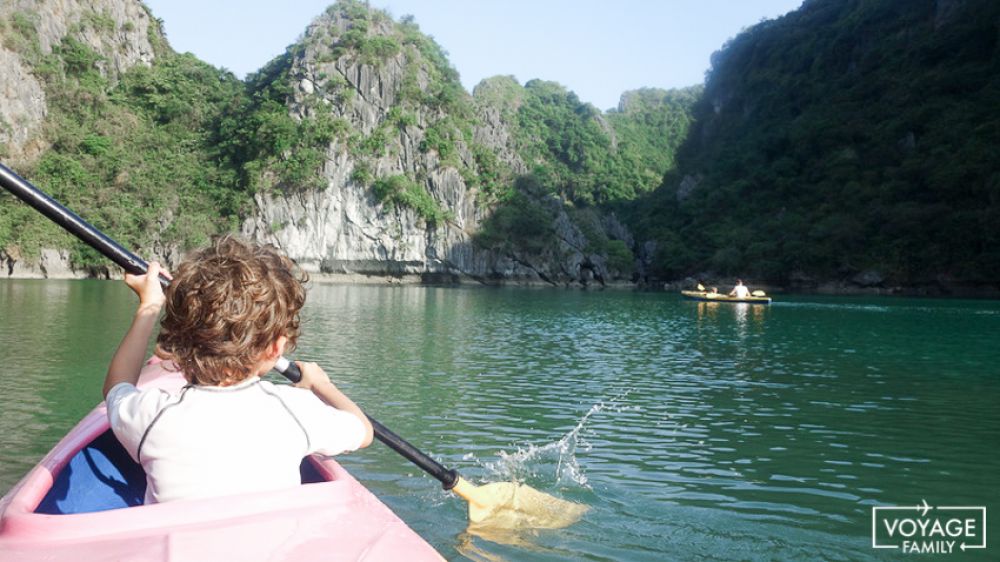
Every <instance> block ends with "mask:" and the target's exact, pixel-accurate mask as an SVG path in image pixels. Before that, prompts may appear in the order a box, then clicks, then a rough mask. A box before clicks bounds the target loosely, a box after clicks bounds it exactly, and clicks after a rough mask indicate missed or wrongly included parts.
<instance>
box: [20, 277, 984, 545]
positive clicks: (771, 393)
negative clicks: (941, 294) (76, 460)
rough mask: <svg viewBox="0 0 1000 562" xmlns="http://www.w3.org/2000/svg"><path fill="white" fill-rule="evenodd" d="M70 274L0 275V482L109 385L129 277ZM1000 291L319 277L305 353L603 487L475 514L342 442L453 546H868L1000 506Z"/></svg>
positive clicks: (532, 463)
mask: <svg viewBox="0 0 1000 562" xmlns="http://www.w3.org/2000/svg"><path fill="white" fill-rule="evenodd" d="M25 283H26V282H25ZM84 285H86V284H84ZM12 287H14V288H12ZM76 287H77V286H76V285H74V284H72V283H63V284H62V285H61V286H60V285H59V284H58V283H56V286H55V287H54V288H51V287H49V286H48V285H47V284H46V283H38V284H37V286H30V284H26V285H16V284H15V285H12V284H9V283H8V284H6V285H5V284H3V283H0V297H2V298H3V300H2V301H0V319H2V321H0V349H3V350H4V351H3V353H5V354H6V356H5V357H4V361H5V365H8V364H9V365H14V371H13V372H15V373H16V372H23V373H25V374H24V376H21V377H9V376H8V377H4V378H2V379H0V385H3V386H2V387H0V390H2V394H0V401H2V402H0V455H2V457H0V459H2V464H0V466H2V472H0V481H2V484H4V486H3V487H4V488H6V487H9V486H10V485H11V484H13V482H14V481H16V479H17V478H19V477H20V476H21V475H22V474H23V473H24V471H25V470H27V467H29V466H30V465H31V463H33V462H34V461H35V460H37V458H38V457H39V456H40V455H41V454H42V453H44V451H45V450H47V449H48V448H49V447H51V445H52V444H53V443H54V442H55V441H56V440H57V439H58V438H59V437H60V436H61V434H62V433H63V432H65V430H66V429H67V428H68V427H69V425H71V424H72V422H73V421H75V420H76V419H78V418H79V417H80V416H81V415H82V414H83V413H85V412H86V410H88V409H89V408H90V407H91V406H92V405H93V404H94V403H95V402H96V401H97V399H98V397H99V392H100V391H99V388H100V379H101V377H102V376H103V369H104V368H105V367H104V365H106V361H107V358H108V356H109V355H110V352H111V349H112V348H113V346H114V345H115V344H116V343H117V340H118V338H120V336H121V333H122V331H123V330H124V328H125V326H126V325H127V322H128V319H129V318H130V314H131V301H130V300H129V295H128V293H127V292H123V291H118V290H117V289H116V290H112V289H111V287H112V284H99V283H96V284H93V287H91V286H89V285H87V286H86V288H84V289H80V288H76ZM125 291H127V290H125ZM48 292H51V293H52V294H47V293H48ZM84 301H85V302H84ZM97 303H102V304H97ZM998 312H1000V304H998V303H995V302H992V303H991V302H963V301H934V300H920V301H913V300H896V299H847V298H843V299H833V298H822V297H811V298H800V299H792V298H788V299H782V300H779V301H777V302H775V303H774V304H772V305H771V306H759V305H758V306H754V305H746V304H733V303H713V302H704V303H699V302H690V301H682V300H680V299H678V298H677V297H676V296H675V295H666V294H649V293H631V292H617V293H616V292H574V291H547V290H524V291H519V290H491V289H466V288H453V289H448V288H421V287H352V286H335V285H316V286H315V287H314V288H313V289H312V291H311V292H310V296H309V302H308V304H307V307H306V310H305V311H304V315H305V319H304V320H305V325H304V328H303V336H302V338H301V341H300V349H299V350H298V351H297V352H296V355H297V357H298V358H303V359H310V360H316V361H318V362H320V363H321V364H322V365H324V367H326V368H327V370H328V372H329V373H330V374H331V376H332V377H333V378H334V379H335V381H337V382H338V384H340V385H341V386H342V388H344V389H345V391H346V392H347V393H348V394H350V395H351V396H352V397H354V398H355V399H356V400H357V401H358V402H359V403H360V404H361V405H362V406H363V407H365V408H366V409H367V410H368V411H369V412H371V413H372V415H373V416H375V417H376V418H378V419H379V420H380V421H382V422H383V423H384V424H386V425H387V426H388V427H390V428H392V429H393V430H394V431H396V432H398V433H399V434H400V435H402V436H403V437H405V438H406V439H408V440H410V441H412V442H413V443H414V444H415V445H417V446H419V447H420V448H422V449H423V450H425V451H427V452H428V453H430V454H431V455H432V456H434V457H435V458H437V459H438V460H440V461H441V462H443V463H444V464H445V465H447V466H450V467H455V468H457V469H459V470H460V471H461V472H462V473H463V474H464V475H465V476H466V477H467V478H468V479H469V480H470V481H473V482H476V483H486V482H500V481H510V480H517V481H521V482H524V483H526V484H529V485H531V486H533V487H534V488H537V489H538V490H541V491H542V492H545V493H548V494H552V495H554V496H557V497H560V498H565V499H568V500H571V501H576V502H580V503H584V504H586V505H588V506H590V511H589V512H588V513H587V514H586V515H585V516H584V518H583V519H582V520H581V521H580V522H578V523H576V524H574V525H572V526H570V527H568V528H566V529H560V530H547V531H533V532H527V533H517V534H516V535H514V536H504V537H500V536H491V537H483V536H478V535H475V534H473V533H470V532H468V531H467V523H468V521H467V516H466V513H465V509H466V506H465V505H464V502H463V501H462V500H459V499H457V498H454V497H453V496H451V495H450V494H449V493H447V492H444V491H442V490H441V489H440V485H438V484H437V483H436V482H435V481H434V480H433V479H431V478H429V477H427V476H426V475H424V474H422V473H421V472H420V471H419V470H418V469H416V468H415V467H413V466H412V465H410V464H409V463H407V462H406V461H404V460H402V459H401V458H399V457H398V456H397V455H395V454H394V453H392V452H391V451H389V450H387V449H386V448H384V447H381V446H378V445H376V446H373V447H371V448H370V449H367V450H365V451H364V452H362V453H359V454H356V455H351V456H347V457H344V458H343V463H344V465H345V466H346V467H347V468H348V469H349V470H350V471H351V472H352V473H354V474H355V475H356V476H358V478H359V479H360V480H361V481H362V482H363V483H364V484H366V485H367V486H369V487H370V488H371V489H372V490H373V491H374V492H375V493H376V494H377V495H379V497H381V498H382V499H383V500H384V501H385V502H387V503H388V504H389V505H390V506H391V507H392V508H393V509H394V510H395V511H396V512H397V513H398V514H399V515H400V516H401V517H402V518H403V519H404V520H406V521H407V522H409V523H410V524H411V525H412V526H413V527H414V528H415V529H416V530H417V531H418V532H420V533H421V534H422V535H423V536H425V537H426V538H427V539H428V540H429V541H430V542H431V543H432V544H434V545H435V546H436V547H437V548H438V549H440V550H441V551H442V553H443V554H444V555H445V556H446V557H448V558H463V557H464V558H470V559H474V560H579V559H595V560H657V561H658V560H664V559H679V560H687V559H693V558H709V559H774V558H779V559H824V560H837V559H842V560H858V559H871V558H878V557H879V556H880V554H879V553H877V552H876V551H873V550H872V549H871V546H870V545H871V542H870V526H871V506H872V505H876V504H890V505H912V504H915V503H917V502H918V501H919V500H921V499H927V501H928V502H929V503H931V504H932V505H987V506H988V511H992V510H994V509H998V508H1000V504H998V492H997V490H998V489H1000V476H998V475H1000V461H998V459H997V457H996V454H995V452H994V450H993V447H994V444H996V443H1000V411H998V409H997V408H996V404H997V403H998V399H1000V368H998V365H1000V348H998V346H997V345H996V334H998V333H1000V314H998ZM8 318H18V322H11V321H9V320H8ZM50 319H51V320H50ZM21 323H23V324H25V326H20V325H15V324H21ZM31 358H39V359H38V361H39V362H40V363H39V365H37V366H34V367H33V366H32V365H31ZM8 372H10V371H8ZM11 379H14V380H11ZM22 424H23V425H22ZM990 508H992V509H990ZM997 538H998V537H997V531H996V526H992V527H990V536H989V542H990V543H995V541H996V540H997ZM962 556H963V555H962V554H959V555H953V557H954V559H962Z"/></svg>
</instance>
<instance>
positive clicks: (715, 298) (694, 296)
mask: <svg viewBox="0 0 1000 562" xmlns="http://www.w3.org/2000/svg"><path fill="white" fill-rule="evenodd" d="M681 294H682V295H684V298H686V299H691V300H695V301H709V302H746V303H750V304H771V297H755V296H752V295H751V296H746V297H731V296H729V295H726V294H724V293H709V292H708V291H681Z"/></svg>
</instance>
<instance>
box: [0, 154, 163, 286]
mask: <svg viewBox="0 0 1000 562" xmlns="http://www.w3.org/2000/svg"><path fill="white" fill-rule="evenodd" d="M0 184H2V185H3V187H4V189H6V190H7V191H9V192H11V193H12V194H14V196H15V197H17V198H18V199H20V200H21V201H24V202H25V203H27V204H28V205H31V206H32V207H34V208H35V210H37V211H38V212H40V213H42V214H43V215H45V216H46V217H48V218H49V219H51V220H52V222H54V223H56V224H58V225H59V226H61V227H63V229H64V230H66V232H69V233H70V234H72V235H73V236H76V237H77V238H79V239H80V240H81V241H83V242H84V243H85V244H87V245H88V246H90V247H91V248H93V249H95V250H97V251H98V252H100V253H102V254H104V256H105V257H107V258H108V259H110V260H111V261H113V262H115V263H116V264H118V265H119V266H121V268H122V269H124V270H125V271H127V272H129V273H131V274H133V275H142V274H143V273H146V270H147V269H148V268H149V265H148V264H146V262H145V261H144V260H143V259H142V258H140V257H139V256H137V255H135V254H133V253H132V252H130V251H128V250H126V249H125V248H123V247H122V246H121V244H119V243H117V242H115V241H114V240H112V239H111V238H108V237H107V236H105V234H104V233H103V232H101V231H100V230H97V229H96V228H94V226H93V225H91V224H90V223H89V222H87V221H85V220H83V219H81V218H80V217H79V216H78V215H77V214H76V213H74V212H73V211H70V210H69V209H67V208H66V207H64V206H63V205H62V204H60V203H59V202H58V201H56V200H55V199H53V198H51V197H49V196H48V195H46V194H45V193H42V191H41V190H40V189H38V188H37V187H35V186H33V185H31V183H29V182H28V181H27V180H25V179H24V178H22V177H21V176H19V175H17V174H16V173H14V172H13V171H12V170H11V169H10V168H8V167H7V166H5V165H3V164H0ZM160 283H161V284H162V285H163V286H164V287H166V286H167V285H169V284H170V280H169V279H167V278H166V277H165V276H164V275H162V274H161V275H160Z"/></svg>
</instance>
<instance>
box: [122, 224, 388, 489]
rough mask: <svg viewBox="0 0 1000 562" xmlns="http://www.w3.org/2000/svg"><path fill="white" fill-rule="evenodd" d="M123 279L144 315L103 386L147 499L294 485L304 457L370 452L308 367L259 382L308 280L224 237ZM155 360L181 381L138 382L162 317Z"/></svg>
mask: <svg viewBox="0 0 1000 562" xmlns="http://www.w3.org/2000/svg"><path fill="white" fill-rule="evenodd" d="M161 272H162V273H164V275H166V276H168V277H169V274H168V273H166V272H165V271H164V270H163V269H162V268H161V267H160V265H159V264H157V263H156V262H153V263H150V265H149V271H148V272H147V273H146V274H145V275H126V276H125V282H126V284H128V286H129V287H130V288H131V289H132V290H133V291H135V293H136V294H137V295H138V296H139V308H138V311H137V312H136V314H135V317H134V319H133V321H132V325H131V327H130V328H129V330H128V332H127V333H126V334H125V338H124V339H123V340H122V343H121V344H120V346H119V347H118V350H117V351H116V352H115V355H114V357H113V358H112V360H111V365H110V366H109V367H108V374H107V378H106V379H105V382H104V395H105V400H106V402H107V408H108V418H109V420H110V422H111V429H112V430H113V431H114V434H115V436H116V437H118V440H119V441H120V442H121V444H122V445H123V446H124V447H125V449H126V450H127V451H128V453H129V455H131V456H132V458H133V459H134V460H135V461H136V462H138V463H140V464H141V465H142V467H143V468H144V469H145V471H146V481H147V486H146V498H145V501H146V503H157V502H165V501H171V500H178V499H189V498H199V497H209V496H220V495H230V494H240V493H248V492H259V491H264V490H272V489H279V488H286V487H291V486H297V485H298V484H299V483H300V475H299V464H300V462H301V461H302V458H303V457H304V456H305V455H307V454H310V453H321V454H326V455H334V454H338V453H342V452H345V451H351V450H355V449H358V448H362V447H367V446H368V445H369V444H370V443H371V441H372V426H371V423H370V422H369V421H368V418H367V416H365V414H364V412H362V411H361V409H360V408H359V407H358V406H357V405H356V404H355V403H354V402H353V401H351V399H350V398H348V397H347V396H346V395H344V394H343V393H342V392H341V391H340V390H338V389H337V387H336V386H335V385H334V384H333V383H332V382H330V379H329V377H328V376H327V375H326V373H325V372H324V371H323V369H322V368H320V367H319V366H318V365H316V364H315V363H299V362H296V364H297V365H298V367H299V369H300V370H301V371H302V380H301V381H300V382H299V383H297V384H296V385H295V386H296V387H298V388H294V387H292V386H289V385H274V384H271V383H269V382H266V381H262V380H260V376H261V375H263V374H264V373H266V372H268V371H269V370H271V368H273V367H274V364H275V362H276V361H277V360H278V358H279V357H281V356H282V354H284V353H285V352H286V351H290V350H291V349H293V348H294V346H295V342H296V340H297V338H298V335H299V311H300V310H301V308H302V305H303V304H304V303H305V297H306V291H305V285H304V283H305V282H306V281H307V280H308V276H307V275H305V273H303V272H301V271H300V270H299V269H298V268H297V267H296V266H295V265H294V264H293V263H292V261H291V260H289V259H288V258H287V257H284V256H282V255H280V254H278V252H277V251H276V250H275V249H273V248H271V247H267V246H258V245H255V244H250V243H248V242H244V241H242V240H240V239H238V238H235V237H231V236H227V237H223V238H221V239H219V240H217V241H216V242H215V243H214V244H213V245H211V246H210V247H208V248H206V249H204V250H201V251H199V252H196V253H195V254H194V255H192V256H191V257H190V259H187V260H185V261H184V262H183V263H181V265H180V266H179V267H178V269H177V273H176V275H175V276H174V277H173V278H172V282H171V283H170V287H169V288H168V289H167V291H166V294H164V291H163V289H162V287H161V286H160V282H159V280H158V276H159V274H160V273H161ZM164 306H165V307H166V312H165V314H164V317H163V321H162V323H161V330H160V335H159V337H158V338H157V347H156V355H157V356H158V357H160V358H161V359H163V360H165V361H169V362H170V363H168V364H167V365H166V366H167V368H169V369H179V370H181V371H182V372H183V373H184V378H185V379H186V380H187V382H188V384H187V385H186V386H184V388H182V389H181V390H179V391H177V392H175V393H168V392H166V391H164V390H159V389H149V390H139V389H137V388H136V386H135V385H136V383H137V382H138V379H139V371H140V369H141V368H142V364H143V360H144V358H145V353H146V349H147V346H148V343H149V339H150V337H151V334H152V332H153V328H154V325H155V324H156V320H157V317H158V316H159V314H160V310H161V308H163V307H164Z"/></svg>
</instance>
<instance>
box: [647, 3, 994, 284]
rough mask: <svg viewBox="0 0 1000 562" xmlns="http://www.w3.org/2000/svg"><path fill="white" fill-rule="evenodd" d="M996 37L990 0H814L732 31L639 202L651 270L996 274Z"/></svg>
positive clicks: (785, 279)
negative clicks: (657, 182)
mask: <svg viewBox="0 0 1000 562" xmlns="http://www.w3.org/2000/svg"><path fill="white" fill-rule="evenodd" d="M998 39H1000V2H996V1H995V0H937V1H935V0H912V1H907V2H899V1H897V0H810V1H807V2H805V4H804V5H803V6H802V7H801V8H800V9H799V10H797V11H795V12H792V13H790V14H788V15H786V16H784V17H782V18H779V19H777V20H773V21H766V22H763V23H761V24H759V25H756V26H754V27H752V28H750V29H748V30H746V31H745V32H744V33H742V34H740V35H739V36H738V37H736V38H735V39H733V40H731V41H730V42H729V43H727V44H726V45H725V46H724V47H723V48H722V49H721V50H720V51H718V52H717V53H716V54H715V55H714V56H713V58H712V68H711V70H710V73H709V75H708V77H707V80H706V84H705V91H704V96H703V97H702V98H701V99H700V100H699V102H698V104H697V105H696V106H695V109H694V119H695V122H694V124H693V125H692V129H691V132H690V135H689V136H688V138H687V140H686V141H685V143H684V145H683V146H682V148H681V149H680V152H679V154H678V156H677V162H678V166H677V168H676V169H675V170H674V171H673V172H671V173H669V174H668V175H667V177H666V179H665V181H664V184H663V185H662V186H661V187H660V188H659V189H658V190H657V191H656V192H655V194H654V195H653V196H652V197H650V198H648V199H646V200H642V201H641V204H640V205H639V206H638V207H639V209H641V211H638V212H637V215H638V217H639V218H636V221H635V222H636V224H637V225H639V226H638V232H637V238H643V237H644V236H645V237H648V238H652V239H655V240H656V242H657V249H656V259H655V274H656V275H658V276H659V277H660V278H661V279H677V278H680V277H683V276H685V275H693V274H699V273H701V274H706V273H710V274H715V275H734V276H735V275H743V276H748V277H751V278H752V279H754V280H755V281H758V282H759V281H771V282H776V283H783V284H791V285H800V286H801V285H806V286H808V285H809V284H813V283H817V282H822V281H830V280H840V281H842V282H853V283H854V284H859V285H884V286H886V287H888V286H893V285H897V284H899V285H909V286H931V287H933V286H941V287H944V288H948V287H949V286H955V285H967V286H968V285H982V284H992V285H993V286H994V287H996V285H995V283H996V279H997V278H998V277H1000V159H998V156H997V154H998V152H997V151H998V148H1000V46H998ZM852 280H853V281H852Z"/></svg>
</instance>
